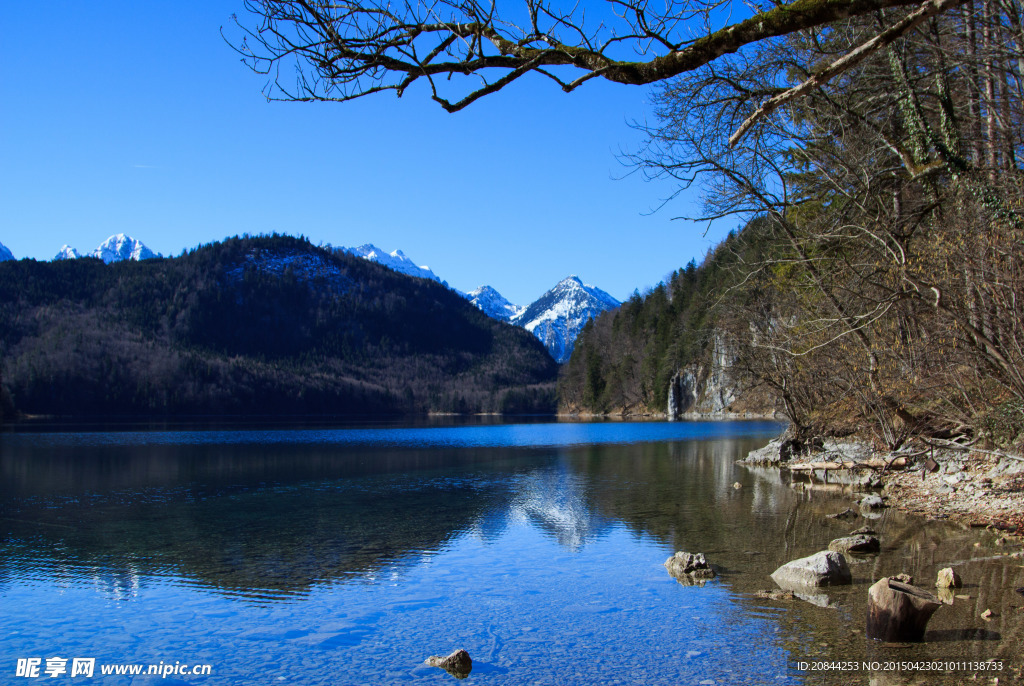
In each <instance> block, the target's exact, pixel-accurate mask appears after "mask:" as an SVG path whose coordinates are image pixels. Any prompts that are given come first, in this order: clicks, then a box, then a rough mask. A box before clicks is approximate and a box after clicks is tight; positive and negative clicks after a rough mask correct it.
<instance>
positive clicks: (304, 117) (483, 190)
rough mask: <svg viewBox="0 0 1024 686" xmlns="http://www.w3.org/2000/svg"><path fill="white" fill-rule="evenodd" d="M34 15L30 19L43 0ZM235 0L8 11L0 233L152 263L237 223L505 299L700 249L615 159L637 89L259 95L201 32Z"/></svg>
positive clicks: (1, 59) (635, 116)
mask: <svg viewBox="0 0 1024 686" xmlns="http://www.w3.org/2000/svg"><path fill="white" fill-rule="evenodd" d="M43 8H45V9H43ZM243 12H244V9H243V7H242V3H241V0H208V1H205V2H189V3H182V2H171V1H169V0H152V1H149V0H147V1H146V2H139V1H138V0H132V1H125V2H114V1H108V0H96V1H95V2H70V1H59V2H54V3H44V4H42V5H40V4H33V3H15V4H13V5H10V6H8V7H5V8H4V18H3V21H2V22H0V87H2V89H3V97H2V98H0V132H2V135H0V243H3V244H4V245H6V246H7V247H8V248H10V249H11V251H12V252H13V253H14V255H15V256H16V257H19V258H22V257H32V258H36V259H50V258H51V257H53V255H54V254H56V253H57V251H58V250H59V249H60V247H61V245H63V244H65V243H67V244H69V245H71V246H72V247H75V248H78V249H79V251H83V252H85V251H89V250H92V249H93V248H95V247H96V246H97V245H98V244H99V243H100V242H102V241H103V240H104V239H105V238H106V237H107V236H109V235H111V234H115V233H122V232H123V233H127V234H129V235H131V236H134V237H135V238H138V239H140V240H141V241H143V242H144V243H146V244H147V245H148V246H149V247H151V248H152V249H154V250H156V251H158V252H162V253H163V254H164V255H175V254H178V253H180V252H181V251H182V250H183V249H185V248H189V247H193V246H195V245H198V244H200V243H208V242H211V241H215V240H220V239H222V238H224V237H226V236H232V235H236V234H241V233H246V232H248V233H264V232H271V231H279V232H282V233H289V234H296V235H298V234H304V235H306V236H308V237H309V238H310V239H311V240H313V241H314V242H317V243H320V242H323V243H332V244H334V245H346V246H354V245H360V244H363V243H374V244H376V245H378V246H379V247H381V248H384V249H386V250H389V251H390V250H394V249H395V248H401V249H402V250H403V251H404V252H405V253H406V254H407V255H409V256H410V257H411V258H413V259H414V260H415V261H416V262H417V263H418V264H426V265H428V266H430V268H431V269H433V270H434V272H435V273H437V274H438V275H439V276H440V277H441V278H443V279H446V280H447V281H448V283H449V284H450V285H452V286H454V287H456V288H460V289H463V290H469V289H472V288H475V287H476V286H478V285H481V284H484V283H486V284H490V285H492V286H494V287H495V288H496V289H498V290H499V291H500V292H501V293H502V294H504V295H505V296H506V297H507V298H509V299H510V300H512V301H513V302H516V303H519V304H527V303H529V302H530V301H532V300H533V299H535V298H537V297H538V296H539V295H540V294H541V293H543V292H544V291H545V290H547V289H548V288H549V287H551V286H552V285H554V284H555V283H556V282H557V281H559V280H560V279H561V278H563V277H565V276H567V275H568V274H571V273H572V274H577V275H579V276H580V277H581V278H582V279H583V280H584V281H586V282H587V283H592V284H595V285H597V286H599V287H601V288H603V289H604V290H606V291H608V292H609V293H611V294H612V295H613V296H615V297H617V298H619V299H624V298H626V297H628V296H629V294H630V293H632V292H633V290H634V289H635V288H640V289H641V290H643V289H644V288H645V287H648V286H652V285H654V284H656V283H657V282H658V281H660V280H661V279H662V278H663V277H664V276H665V275H666V274H667V273H668V272H670V271H671V270H672V269H675V268H678V267H681V266H683V265H685V264H686V263H687V262H688V261H689V260H690V259H691V258H694V257H696V258H697V260H698V261H700V258H701V256H703V254H704V253H705V252H706V251H707V249H708V248H709V247H710V246H711V245H712V244H713V242H715V241H717V240H718V239H719V238H720V237H721V235H722V232H723V231H724V230H727V229H728V228H730V227H729V226H722V227H718V228H717V229H716V230H715V231H713V232H711V233H709V234H708V235H707V236H705V235H704V229H705V227H704V226H703V225H696V224H693V223H689V222H684V221H673V220H672V218H673V216H677V215H685V214H694V213H695V212H696V210H695V209H694V205H693V204H692V203H695V202H696V198H693V197H692V196H691V198H690V199H684V200H682V201H676V202H675V203H674V204H673V205H670V206H668V207H667V208H665V209H662V210H660V211H658V212H655V213H653V214H651V213H650V211H651V209H652V208H654V207H656V206H657V205H658V204H659V201H660V199H661V198H662V197H665V196H666V195H668V194H669V193H671V191H672V189H671V188H670V187H669V186H667V185H659V184H655V183H645V182H643V181H642V180H640V179H639V178H637V177H629V178H625V179H620V178H619V177H622V176H624V175H625V174H626V172H627V170H626V169H625V168H623V167H622V166H621V165H620V164H619V162H618V161H617V159H616V154H617V153H618V152H619V151H620V150H629V149H634V148H635V147H636V146H637V145H638V143H639V141H640V137H639V134H637V133H636V132H635V131H633V130H632V129H630V128H629V126H628V122H629V121H631V120H642V119H644V118H645V116H647V115H648V112H649V108H648V105H647V100H648V96H649V91H648V90H647V89H645V88H641V87H630V86H619V85H614V84H608V83H604V82H599V80H595V81H592V82H590V84H589V86H590V87H584V88H582V89H580V90H579V91H577V92H575V93H572V94H568V95H566V94H564V93H562V92H560V91H559V90H558V89H557V88H556V87H554V84H551V83H550V82H546V81H544V80H541V79H527V80H526V82H521V83H517V84H514V85H513V87H512V88H510V89H507V90H505V91H503V92H500V93H497V94H494V95H491V96H488V97H485V98H483V99H482V100H480V101H478V102H477V103H475V104H474V105H471V106H470V107H469V108H468V109H466V110H463V111H462V112H459V113H456V114H447V113H445V112H444V111H443V110H441V109H440V107H438V106H437V105H435V104H434V103H432V102H430V101H429V99H428V98H427V97H426V95H425V93H424V92H423V91H416V92H413V91H410V92H409V93H407V94H406V95H405V97H403V98H402V99H397V98H395V97H394V96H393V95H391V94H381V95H378V96H371V97H369V98H365V99H362V100H358V101H355V102H350V103H343V104H338V103H315V104H298V103H267V101H266V100H265V98H264V97H263V96H262V95H261V88H262V87H263V85H264V83H265V81H266V79H265V77H261V76H258V75H256V74H253V73H252V72H251V71H249V70H248V69H247V68H246V67H244V66H243V65H242V64H241V63H240V62H239V59H238V56H237V55H236V54H235V53H234V52H233V51H232V50H231V49H230V47H229V46H227V45H226V44H225V43H224V42H223V40H222V38H221V36H220V27H221V26H225V27H228V28H230V17H231V14H232V13H238V14H239V15H242V16H244V15H243Z"/></svg>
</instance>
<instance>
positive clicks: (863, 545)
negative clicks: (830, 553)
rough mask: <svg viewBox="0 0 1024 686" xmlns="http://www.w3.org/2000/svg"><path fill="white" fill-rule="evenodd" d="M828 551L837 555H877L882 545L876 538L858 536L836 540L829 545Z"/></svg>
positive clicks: (864, 535) (863, 535)
mask: <svg viewBox="0 0 1024 686" xmlns="http://www.w3.org/2000/svg"><path fill="white" fill-rule="evenodd" d="M828 549H829V550H834V551H835V552H837V553H877V552H878V551H879V550H881V545H880V544H879V542H878V539H877V538H875V537H874V536H868V535H867V534H857V535H856V536H844V537H843V538H837V539H835V540H834V541H832V542H831V543H829V544H828Z"/></svg>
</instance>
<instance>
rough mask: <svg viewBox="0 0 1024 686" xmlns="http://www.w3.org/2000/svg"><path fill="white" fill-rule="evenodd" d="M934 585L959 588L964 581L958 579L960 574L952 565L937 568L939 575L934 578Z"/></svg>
mask: <svg viewBox="0 0 1024 686" xmlns="http://www.w3.org/2000/svg"><path fill="white" fill-rule="evenodd" d="M935 585H936V586H937V587H938V588H960V587H961V586H963V585H964V582H963V581H962V580H961V579H960V575H959V574H957V573H956V572H955V571H953V568H952V567H946V568H945V569H940V570H939V576H938V578H937V579H936V580H935Z"/></svg>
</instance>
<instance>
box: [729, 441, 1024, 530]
mask: <svg viewBox="0 0 1024 686" xmlns="http://www.w3.org/2000/svg"><path fill="white" fill-rule="evenodd" d="M741 462H743V463H745V464H752V465H761V466H778V467H781V468H783V469H790V470H791V471H794V473H796V472H798V471H799V472H804V473H806V474H807V477H808V479H810V480H818V481H825V482H832V483H844V484H849V485H851V486H855V487H857V486H859V487H862V488H867V489H877V490H878V491H879V492H880V494H881V496H882V498H883V500H884V502H885V504H886V505H887V506H889V507H894V508H897V509H900V510H904V511H907V512H911V513H914V514H918V515H922V516H924V517H927V518H929V519H951V520H954V521H958V522H961V523H963V524H965V525H967V526H971V527H984V528H988V529H991V530H993V531H996V532H997V533H998V534H999V535H1000V536H1002V537H1013V538H1016V539H1020V538H1021V537H1022V536H1024V458H1021V457H1017V456H1013V455H1006V454H1000V453H994V452H991V451H982V450H974V451H969V450H962V449H953V448H926V449H916V450H914V449H910V450H901V451H897V452H885V451H876V450H875V449H874V448H872V446H870V445H869V444H867V443H865V442H861V441H836V440H826V441H820V442H818V443H816V444H814V445H810V446H806V445H801V444H794V442H793V441H792V439H790V438H788V437H786V436H785V435H784V436H781V437H779V438H777V439H775V440H773V441H772V442H770V443H769V444H768V445H766V446H765V447H764V448H761V449H759V450H755V451H752V452H751V453H750V454H749V455H748V456H747V457H746V458H745V459H743V460H741Z"/></svg>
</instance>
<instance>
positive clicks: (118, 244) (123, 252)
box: [53, 233, 161, 264]
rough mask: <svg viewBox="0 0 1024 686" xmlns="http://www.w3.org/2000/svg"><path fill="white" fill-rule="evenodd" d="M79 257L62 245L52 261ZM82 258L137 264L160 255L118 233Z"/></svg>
mask: <svg viewBox="0 0 1024 686" xmlns="http://www.w3.org/2000/svg"><path fill="white" fill-rule="evenodd" d="M80 257H83V255H82V253H80V252H78V251H77V250H75V249H74V248H72V247H71V246H70V245H64V246H63V247H61V249H60V252H58V253H57V254H56V255H54V257H53V260H54V261H59V260H76V259H78V258H80ZM84 257H95V258H97V259H100V260H103V262H104V263H105V264H110V263H111V262H122V261H124V260H132V261H134V262H138V261H139V260H148V259H151V258H154V257H161V255H160V254H159V253H155V252H153V251H152V250H150V249H149V248H147V247H146V246H145V245H143V243H142V241H138V240H136V239H134V238H132V237H131V236H128V235H127V234H123V233H119V234H115V235H113V236H111V237H110V238H108V239H107V240H105V241H103V242H102V243H100V244H99V246H98V247H97V248H96V249H95V250H93V251H92V252H91V253H89V254H88V255H85V256H84Z"/></svg>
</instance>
